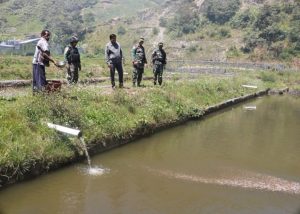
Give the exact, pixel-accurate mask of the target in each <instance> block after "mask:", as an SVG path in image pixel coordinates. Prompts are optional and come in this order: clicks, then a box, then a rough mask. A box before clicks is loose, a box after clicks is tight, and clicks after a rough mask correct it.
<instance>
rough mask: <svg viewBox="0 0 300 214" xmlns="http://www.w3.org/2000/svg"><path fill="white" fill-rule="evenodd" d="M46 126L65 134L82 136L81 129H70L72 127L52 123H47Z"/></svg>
mask: <svg viewBox="0 0 300 214" xmlns="http://www.w3.org/2000/svg"><path fill="white" fill-rule="evenodd" d="M47 125H48V127H49V128H51V129H55V130H57V131H60V132H63V133H65V134H69V135H73V136H76V137H78V138H80V137H82V131H80V130H78V129H72V128H68V127H65V126H60V125H56V124H53V123H47Z"/></svg>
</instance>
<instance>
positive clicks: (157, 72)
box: [153, 64, 164, 85]
mask: <svg viewBox="0 0 300 214" xmlns="http://www.w3.org/2000/svg"><path fill="white" fill-rule="evenodd" d="M163 72H164V65H163V64H154V65H153V74H154V77H153V81H154V85H156V81H157V79H158V83H159V85H161V84H162V75H163Z"/></svg>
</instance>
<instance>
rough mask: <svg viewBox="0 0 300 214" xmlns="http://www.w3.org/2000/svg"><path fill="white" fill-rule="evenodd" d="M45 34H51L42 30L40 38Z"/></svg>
mask: <svg viewBox="0 0 300 214" xmlns="http://www.w3.org/2000/svg"><path fill="white" fill-rule="evenodd" d="M46 34H51V33H50V31H49V30H42V32H41V36H45V35H46Z"/></svg>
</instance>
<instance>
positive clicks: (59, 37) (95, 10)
mask: <svg viewBox="0 0 300 214" xmlns="http://www.w3.org/2000/svg"><path fill="white" fill-rule="evenodd" d="M161 3H164V0H49V1H45V0H26V1H25V0H1V1H0V29H1V31H0V40H1V39H2V40H3V39H7V38H11V37H17V38H18V37H24V36H30V35H31V34H37V33H38V32H40V31H41V29H43V28H47V29H51V31H52V32H53V33H54V36H55V38H53V39H54V41H56V42H62V43H65V41H66V38H69V37H70V35H72V34H77V35H79V37H84V35H85V34H86V33H87V32H88V31H89V32H91V31H93V29H94V28H95V25H99V24H101V23H104V22H106V21H108V20H110V19H113V18H117V17H132V16H134V15H136V13H137V12H138V11H140V10H143V9H146V8H151V7H156V6H158V5H159V4H161Z"/></svg>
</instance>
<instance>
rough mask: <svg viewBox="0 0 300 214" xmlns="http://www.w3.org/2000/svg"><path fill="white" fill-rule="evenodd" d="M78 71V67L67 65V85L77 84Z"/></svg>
mask: <svg viewBox="0 0 300 214" xmlns="http://www.w3.org/2000/svg"><path fill="white" fill-rule="evenodd" d="M78 70H79V66H78V65H76V64H68V65H67V80H68V82H69V84H74V83H77V82H78Z"/></svg>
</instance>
